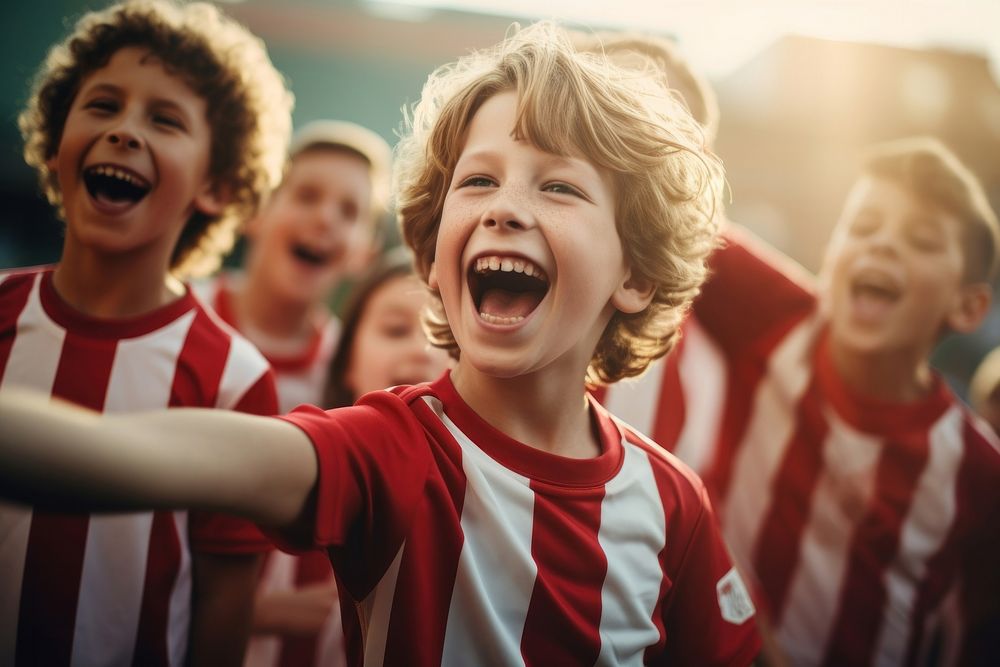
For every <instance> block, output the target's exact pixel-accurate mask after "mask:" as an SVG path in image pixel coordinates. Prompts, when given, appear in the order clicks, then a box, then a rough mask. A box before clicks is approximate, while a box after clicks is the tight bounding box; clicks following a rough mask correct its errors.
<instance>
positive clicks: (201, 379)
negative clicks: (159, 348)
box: [133, 309, 229, 665]
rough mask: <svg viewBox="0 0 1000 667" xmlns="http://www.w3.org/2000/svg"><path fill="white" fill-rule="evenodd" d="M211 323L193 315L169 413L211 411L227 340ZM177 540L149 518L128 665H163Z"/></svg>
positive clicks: (160, 515)
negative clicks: (173, 409)
mask: <svg viewBox="0 0 1000 667" xmlns="http://www.w3.org/2000/svg"><path fill="white" fill-rule="evenodd" d="M213 329H214V327H212V326H211V320H210V319H209V318H208V317H207V316H206V315H205V314H204V311H202V310H201V309H198V311H197V314H196V315H195V319H194V322H192V323H191V327H190V329H189V330H188V333H187V336H186V338H185V340H184V345H183V346H182V348H181V352H180V355H179V356H178V358H177V364H176V367H175V370H174V378H173V383H172V386H171V390H170V402H169V406H170V407H181V406H198V407H213V406H214V405H215V398H216V392H217V391H218V386H219V381H220V379H221V378H222V371H223V368H224V367H225V362H226V355H227V354H228V351H229V340H228V337H220V336H218V335H217V334H216V335H212V334H213ZM181 557H182V554H181V545H180V537H179V536H178V534H177V526H176V524H175V522H174V519H173V516H172V514H171V513H169V512H157V513H156V514H155V515H154V517H153V526H152V530H151V533H150V543H149V554H148V556H147V561H146V574H145V581H144V583H143V593H142V606H141V607H140V612H139V624H138V631H137V639H136V648H135V656H134V659H133V662H134V664H136V665H140V664H154V665H158V664H166V663H167V660H168V650H167V646H168V640H167V634H168V626H169V619H170V597H171V594H172V592H173V589H174V586H176V584H177V575H178V574H179V572H180V565H181Z"/></svg>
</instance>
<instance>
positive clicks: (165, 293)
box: [0, 2, 291, 665]
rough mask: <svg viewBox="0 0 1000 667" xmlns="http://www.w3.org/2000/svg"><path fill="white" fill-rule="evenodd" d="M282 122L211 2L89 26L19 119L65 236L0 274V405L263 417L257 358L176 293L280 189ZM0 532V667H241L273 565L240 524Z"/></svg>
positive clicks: (67, 519) (158, 523)
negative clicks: (19, 392) (207, 410)
mask: <svg viewBox="0 0 1000 667" xmlns="http://www.w3.org/2000/svg"><path fill="white" fill-rule="evenodd" d="M290 104H291V99H290V96H289V95H288V93H287V92H286V90H285V87H284V84H283V82H282V80H281V77H280V75H279V74H278V73H277V72H276V71H275V70H274V69H273V67H272V66H271V65H270V62H269V61H268V59H267V55H266V53H265V52H264V49H263V45H262V44H261V43H260V41H259V40H257V39H255V38H253V37H252V36H251V35H250V34H249V33H247V32H246V31H245V30H244V29H243V28H241V27H240V26H238V25H236V24H235V23H233V22H231V21H230V20H228V19H226V18H225V17H223V16H222V15H221V14H220V13H219V12H218V11H217V10H216V9H215V8H213V7H211V6H209V5H205V4H191V5H185V6H180V5H174V4H170V3H167V2H127V3H122V4H118V5H114V6H111V7H109V8H108V9H106V10H104V11H101V12H93V13H89V14H87V15H85V16H84V17H83V18H82V19H81V20H80V21H79V22H78V23H77V25H76V27H75V30H74V32H73V34H72V35H70V36H69V37H68V38H67V39H66V41H64V42H63V43H62V44H59V45H57V46H56V47H55V48H54V49H53V50H52V51H51V52H50V54H49V57H48V60H47V61H46V63H45V65H44V66H43V68H42V70H41V71H40V74H39V78H38V81H37V84H36V88H35V91H34V94H33V96H32V98H31V101H30V103H29V106H28V108H27V110H26V111H25V112H24V113H23V114H22V116H21V119H20V121H21V128H22V131H23V133H24V136H25V141H26V148H25V157H26V159H27V161H28V163H29V164H31V165H33V166H35V167H37V168H38V170H39V175H40V179H41V182H42V185H43V187H44V188H45V191H46V193H47V195H48V197H49V199H50V201H52V203H53V205H55V206H58V207H59V208H60V211H61V212H62V213H63V214H64V217H65V220H66V238H65V242H64V245H63V252H62V258H61V260H60V262H59V264H58V265H57V266H56V267H54V269H53V268H42V269H30V270H21V271H16V272H12V273H8V274H5V275H3V276H2V277H0V386H2V387H3V388H9V387H30V388H33V389H35V390H38V391H41V392H44V393H46V394H48V395H51V396H52V397H54V398H55V397H58V398H63V399H66V400H70V401H73V402H75V403H77V404H79V405H82V406H85V407H88V408H91V409H93V410H97V411H106V412H116V413H117V412H129V411H135V410H148V409H151V408H164V407H168V406H171V407H173V406H200V407H221V408H232V409H237V410H242V411H246V412H253V413H258V414H271V413H273V411H274V410H275V409H276V399H275V393H274V380H273V376H272V375H271V373H270V371H269V369H268V367H267V364H266V362H265V361H264V359H263V358H262V357H261V356H260V355H259V354H258V353H257V352H256V351H255V350H253V348H252V347H251V346H250V344H249V343H247V342H246V341H245V340H244V339H242V338H240V337H239V336H237V335H236V334H234V333H233V332H232V331H231V330H230V329H229V328H228V327H226V326H225V325H223V324H221V323H220V322H218V320H217V318H215V317H214V316H213V315H211V314H210V313H209V312H208V311H206V310H205V309H204V308H203V307H202V306H201V305H200V303H199V302H198V301H197V300H196V299H195V298H194V297H193V296H192V295H191V293H190V291H189V290H188V289H187V288H186V287H185V286H184V285H183V284H182V283H181V282H180V279H181V278H183V277H184V276H186V275H189V274H190V273H191V271H192V270H194V269H195V267H196V266H198V265H210V264H211V263H213V262H216V261H217V260H218V255H219V253H220V252H222V251H224V250H225V249H227V248H228V245H229V243H230V242H231V239H232V229H233V227H234V225H235V223H236V221H237V220H238V219H240V217H241V216H243V215H247V214H248V213H249V212H250V211H252V210H253V208H254V207H255V205H256V203H257V200H258V199H259V197H260V196H261V195H262V194H263V193H264V192H265V191H266V189H267V188H268V187H269V186H270V185H271V184H273V183H274V182H275V181H276V179H277V176H278V174H279V171H280V166H281V158H282V155H283V149H284V145H285V142H286V140H287V136H288V126H289V110H290ZM125 450H127V447H126V448H124V449H123V450H122V451H119V452H118V453H117V454H116V456H127V452H126V451H125ZM0 524H2V528H0V578H2V580H0V591H2V592H0V619H2V620H0V662H3V663H4V664H19V665H20V664H25V665H27V664H32V665H33V664H44V665H66V664H70V663H72V664H82V665H98V664H99V665H127V664H143V665H180V664H182V663H184V662H185V661H186V660H190V661H191V662H192V663H193V664H213V665H215V664H239V662H240V659H241V656H242V652H243V649H244V646H245V642H246V637H247V632H248V626H249V612H248V610H249V609H250V607H251V601H252V595H253V586H254V583H255V579H256V571H257V566H258V561H259V553H260V552H262V551H264V550H265V549H266V548H267V547H268V545H267V542H266V540H264V538H263V536H262V535H260V534H259V532H257V531H256V529H255V527H254V526H252V525H251V524H249V523H247V522H245V521H243V520H236V519H232V518H228V517H224V516H221V515H218V516H215V515H211V514H206V513H195V512H192V513H190V514H188V513H185V512H177V513H173V512H156V513H143V514H130V515H119V516H111V517H100V516H93V517H91V516H87V515H79V514H78V515H63V514H54V513H50V512H46V511H44V508H35V510H26V509H23V508H17V507H13V506H9V505H4V506H3V507H2V508H0ZM189 638H190V639H189Z"/></svg>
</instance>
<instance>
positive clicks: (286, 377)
mask: <svg viewBox="0 0 1000 667" xmlns="http://www.w3.org/2000/svg"><path fill="white" fill-rule="evenodd" d="M242 281H243V275H242V274H240V273H238V272H234V273H224V274H220V275H218V276H216V277H214V278H211V279H209V280H204V281H198V282H196V283H195V284H194V285H193V289H194V291H195V293H197V295H198V296H199V297H201V299H202V300H203V301H204V302H205V303H207V304H209V305H210V306H211V307H212V308H213V309H214V310H215V312H216V313H218V314H219V317H221V318H222V319H223V320H224V321H225V322H226V323H227V324H229V326H231V327H233V328H234V329H236V330H237V331H242V330H243V329H242V327H240V323H239V318H238V317H237V316H236V308H235V304H234V303H233V299H234V297H235V292H236V290H237V289H239V287H240V286H241V284H242ZM339 338H340V320H339V319H337V318H336V317H334V316H332V315H331V316H330V317H329V318H328V319H327V321H326V323H325V325H324V326H323V327H322V328H320V329H318V330H317V331H316V332H315V335H314V336H313V337H312V339H311V340H310V341H309V344H308V345H307V346H306V348H305V349H304V350H302V352H301V353H299V354H295V355H280V354H275V353H273V352H272V351H270V350H267V349H261V353H262V354H263V355H264V357H265V358H266V359H267V361H268V363H270V364H271V368H272V369H274V374H275V378H276V382H277V385H278V406H279V408H280V411H281V412H282V413H285V412H289V411H291V410H292V409H293V408H295V407H297V406H299V405H302V404H303V403H309V404H310V405H320V404H321V403H322V401H323V391H324V389H325V388H326V378H327V374H328V373H329V370H330V360H331V359H332V358H333V353H334V351H336V348H337V341H338V340H339Z"/></svg>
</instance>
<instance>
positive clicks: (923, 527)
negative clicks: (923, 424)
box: [874, 405, 964, 665]
mask: <svg viewBox="0 0 1000 667" xmlns="http://www.w3.org/2000/svg"><path fill="white" fill-rule="evenodd" d="M962 428H963V419H962V410H961V408H959V407H958V406H957V405H956V406H952V407H951V409H949V410H948V411H947V412H946V413H945V414H944V415H943V416H942V417H941V419H939V420H938V421H937V423H935V424H934V426H933V427H932V428H931V430H930V433H929V443H928V446H929V451H928V460H927V466H926V467H925V468H924V470H923V472H922V473H921V475H920V479H919V480H918V481H917V485H916V490H915V492H914V495H913V501H912V502H911V503H910V508H909V512H908V513H907V515H906V519H905V521H904V522H903V526H902V528H901V529H900V536H899V549H898V551H897V555H896V558H895V560H894V561H893V563H892V565H891V566H890V567H889V570H888V571H887V572H886V577H885V582H886V593H887V596H886V606H885V609H883V611H882V630H881V633H880V635H879V640H878V643H877V644H876V650H875V660H874V664H876V665H897V664H900V663H901V662H902V660H903V657H904V654H905V652H906V646H907V642H908V640H909V637H910V628H911V625H910V624H911V622H912V618H913V606H914V603H915V602H916V595H917V589H918V587H919V585H920V584H921V583H922V582H923V580H924V577H925V576H926V574H927V561H928V560H929V559H930V558H931V557H932V556H933V555H934V554H935V553H937V552H938V550H939V549H940V548H941V545H942V544H944V541H945V538H946V537H947V536H948V532H949V531H950V529H951V526H952V524H953V523H954V521H955V516H956V514H957V508H956V504H955V484H956V477H957V476H958V471H959V468H960V465H961V462H962V453H963V450H964V446H963V445H964V438H963V433H962Z"/></svg>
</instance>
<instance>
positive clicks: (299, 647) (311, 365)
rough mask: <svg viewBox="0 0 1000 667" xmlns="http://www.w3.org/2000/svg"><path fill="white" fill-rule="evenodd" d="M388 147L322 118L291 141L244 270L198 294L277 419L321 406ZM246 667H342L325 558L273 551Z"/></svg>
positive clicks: (369, 242) (257, 220) (378, 208)
mask: <svg viewBox="0 0 1000 667" xmlns="http://www.w3.org/2000/svg"><path fill="white" fill-rule="evenodd" d="M389 162H390V149H389V146H388V144H387V143H386V142H385V141H384V140H383V139H382V138H381V137H380V136H378V135H377V134H375V133H374V132H372V131H370V130H368V129H366V128H364V127H361V126H360V125H355V124H354V123H348V122H342V121H333V120H320V121H313V122H312V123H309V124H307V125H305V126H304V127H303V128H302V129H301V130H300V131H299V132H297V133H296V135H295V136H294V137H293V139H292V144H291V147H290V149H289V154H288V164H287V165H286V171H285V176H284V179H283V180H282V183H281V185H280V186H279V187H278V189H277V190H275V192H274V194H273V195H272V196H271V198H270V199H269V200H268V202H267V203H266V204H265V205H264V206H263V207H262V208H261V210H260V212H259V213H258V215H257V216H255V217H254V218H253V219H252V220H250V221H249V222H248V223H247V227H246V234H247V237H248V240H249V241H250V246H249V249H248V254H247V257H246V261H245V266H244V270H243V271H242V272H232V273H228V274H223V275H221V276H219V277H218V278H216V279H214V280H212V281H211V282H208V283H205V284H204V285H202V286H201V290H202V295H203V296H204V297H205V300H206V301H207V302H208V303H210V304H212V306H213V307H214V308H215V310H216V311H217V312H218V313H219V315H221V316H222V318H223V319H224V320H226V321H227V322H228V323H229V324H230V325H232V326H233V327H235V328H236V329H238V330H239V331H240V332H241V333H243V335H244V336H246V337H247V338H249V339H250V341H251V342H253V343H254V344H255V345H257V347H258V348H259V349H260V350H261V352H263V354H264V356H265V357H267V359H268V361H269V362H270V363H271V366H272V368H273V369H274V371H275V374H276V377H277V385H278V401H279V403H280V406H281V410H282V411H288V410H291V409H292V408H294V407H296V406H298V405H301V404H303V403H311V404H315V405H319V404H320V403H321V401H322V392H323V388H324V386H325V384H326V376H327V371H328V368H329V365H330V359H331V357H332V355H333V351H334V348H335V347H336V343H337V340H338V338H339V335H340V321H339V320H338V319H337V318H336V317H335V316H334V315H333V314H332V313H331V312H330V309H329V307H328V305H327V298H328V296H329V294H330V291H331V289H333V288H334V287H335V286H336V285H337V284H338V283H339V282H340V281H341V280H342V279H343V278H344V277H345V276H348V275H350V274H352V273H355V272H357V271H358V270H359V269H361V268H362V267H363V266H364V263H366V261H367V259H368V258H370V257H371V256H372V255H373V254H374V252H375V246H376V241H377V237H378V234H377V229H378V221H379V220H380V219H381V217H382V215H383V213H384V210H385V202H386V198H387V191H388V180H389V178H388V173H389ZM254 633H255V635H257V636H256V637H254V638H253V639H252V640H251V642H250V647H249V649H248V652H247V660H246V665H247V666H248V667H251V666H253V667H257V666H260V667H264V666H265V665H267V666H269V665H285V664H288V665H312V664H323V665H341V664H344V652H343V648H342V644H343V632H342V631H341V629H340V614H339V607H338V605H337V588H336V584H335V583H334V581H333V575H332V571H331V569H330V563H329V560H328V559H327V558H326V557H325V555H324V554H322V553H319V552H316V553H311V554H305V555H303V556H301V557H296V556H292V555H289V554H285V553H280V552H273V553H271V554H269V555H268V557H267V561H266V562H265V564H264V569H263V571H262V574H261V579H260V583H259V586H258V590H257V600H256V604H255V610H254Z"/></svg>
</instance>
